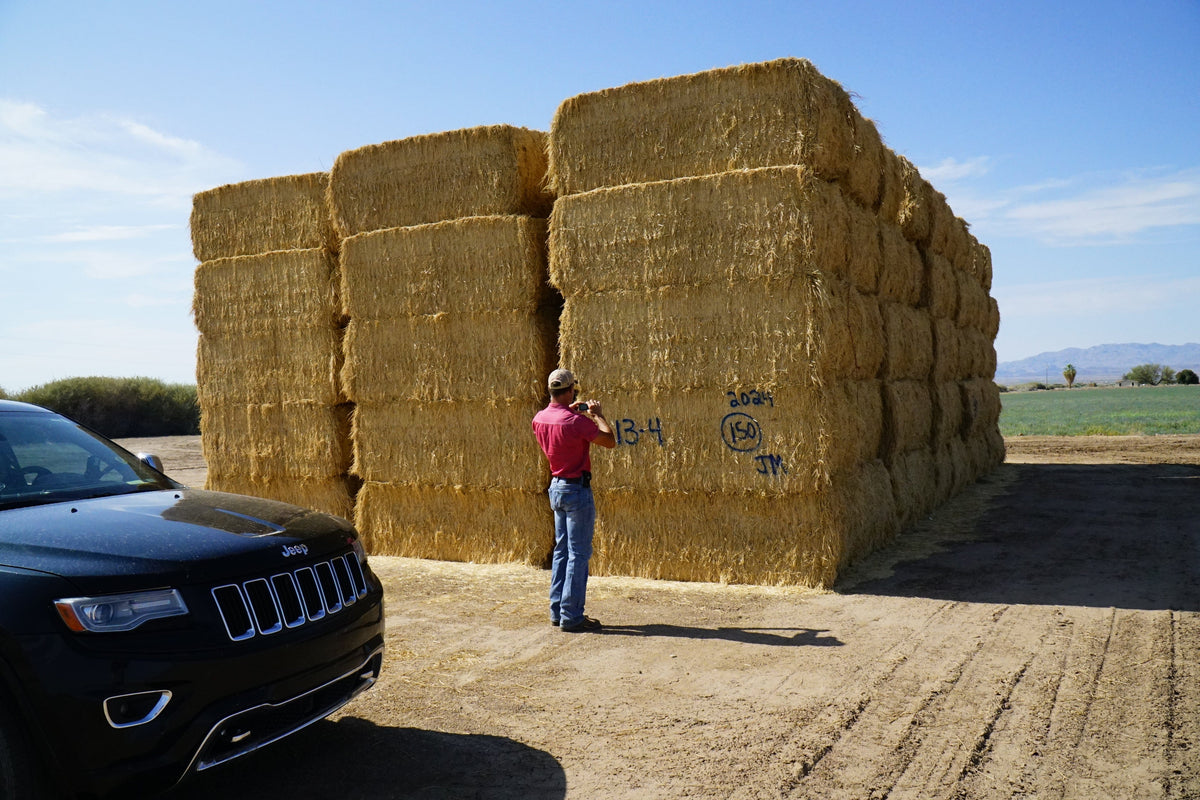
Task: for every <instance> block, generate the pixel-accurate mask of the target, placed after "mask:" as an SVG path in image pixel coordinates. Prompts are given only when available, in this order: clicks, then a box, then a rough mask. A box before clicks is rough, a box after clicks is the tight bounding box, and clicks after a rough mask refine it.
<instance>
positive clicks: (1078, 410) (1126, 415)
mask: <svg viewBox="0 0 1200 800" xmlns="http://www.w3.org/2000/svg"><path fill="white" fill-rule="evenodd" d="M1000 404H1001V411H1000V433H1002V434H1003V435H1005V436H1035V435H1044V436H1087V435H1102V436H1122V435H1130V434H1147V435H1149V434H1159V433H1176V434H1179V433H1197V434H1200V387H1197V386H1145V387H1140V388H1136V389H1135V388H1123V389H1117V388H1104V389H1090V388H1089V389H1070V390H1067V389H1057V390H1054V391H1036V392H1005V393H1003V394H1001V395H1000Z"/></svg>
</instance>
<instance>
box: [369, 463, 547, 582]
mask: <svg viewBox="0 0 1200 800" xmlns="http://www.w3.org/2000/svg"><path fill="white" fill-rule="evenodd" d="M355 525H356V526H357V528H358V530H359V532H360V533H361V534H362V536H363V540H364V542H365V543H366V547H367V549H368V550H369V551H370V552H371V553H372V554H374V555H390V556H408V557H410V558H434V559H439V560H443V561H473V562H485V563H507V562H513V561H516V562H519V563H522V564H531V565H535V566H544V565H545V564H546V562H547V561H548V559H549V556H550V551H551V550H552V549H553V547H554V517H553V515H552V514H551V512H550V504H549V502H548V501H547V499H546V493H545V492H528V491H521V490H516V489H484V488H478V487H469V486H441V487H431V486H415V485H405V484H391V483H377V482H374V481H368V482H366V483H364V484H363V487H362V489H361V490H360V491H359V493H358V498H357V503H356V508H355Z"/></svg>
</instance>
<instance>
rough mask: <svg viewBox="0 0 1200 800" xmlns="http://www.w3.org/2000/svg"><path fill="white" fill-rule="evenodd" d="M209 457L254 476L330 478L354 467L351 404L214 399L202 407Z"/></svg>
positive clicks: (222, 467)
mask: <svg viewBox="0 0 1200 800" xmlns="http://www.w3.org/2000/svg"><path fill="white" fill-rule="evenodd" d="M200 430H201V447H202V449H203V452H204V460H205V463H206V464H208V466H209V469H210V470H215V471H216V472H217V473H236V474H238V475H247V476H250V477H253V478H262V479H266V478H279V479H283V478H288V477H294V478H330V477H335V476H338V475H344V474H346V473H347V472H348V470H349V467H350V457H351V450H350V408H349V407H348V406H328V405H324V404H321V403H309V402H283V403H247V404H241V403H212V402H202V403H201V407H200Z"/></svg>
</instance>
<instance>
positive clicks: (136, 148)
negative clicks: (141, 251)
mask: <svg viewBox="0 0 1200 800" xmlns="http://www.w3.org/2000/svg"><path fill="white" fill-rule="evenodd" d="M238 168H239V166H238V164H237V163H236V162H234V161H233V160H232V159H229V158H226V157H224V156H221V155H219V154H217V153H214V152H212V151H210V150H208V149H207V148H205V147H204V146H203V145H201V144H200V143H198V142H194V141H190V140H187V139H182V138H179V137H175V136H171V135H169V134H166V133H163V132H161V131H156V130H154V129H153V128H151V127H149V126H148V125H145V124H143V123H141V122H137V121H135V120H130V119H126V118H123V117H117V116H113V115H107V114H91V115H85V116H81V117H77V118H58V117H54V116H53V115H51V114H50V113H48V112H47V111H46V110H45V109H43V108H41V107H40V106H37V105H35V104H32V103H24V102H17V101H13V100H6V99H0V194H11V195H13V196H22V197H28V196H30V195H39V194H46V193H55V192H93V193H98V194H104V195H135V196H141V197H143V198H147V199H149V200H151V201H152V202H170V203H172V204H175V205H186V204H187V203H188V202H189V201H190V197H191V195H192V194H194V193H195V192H196V191H198V190H200V189H203V188H206V187H209V186H213V185H219V184H221V183H224V182H227V180H228V179H229V178H230V177H231V176H233V175H235V174H236V173H237V172H238Z"/></svg>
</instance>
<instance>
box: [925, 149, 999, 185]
mask: <svg viewBox="0 0 1200 800" xmlns="http://www.w3.org/2000/svg"><path fill="white" fill-rule="evenodd" d="M917 169H918V171H919V172H920V173H921V176H922V177H923V178H925V180H927V181H929V182H930V183H932V184H933V185H934V186H941V185H943V184H951V183H956V182H958V181H962V180H968V179H970V178H980V177H982V176H984V175H987V174H988V172H990V171H991V159H990V158H988V157H987V156H979V157H977V158H971V159H968V160H966V161H959V160H958V159H956V158H947V159H944V160H943V161H942V162H941V163H940V164H936V165H934V166H931V167H922V166H918V167H917Z"/></svg>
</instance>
